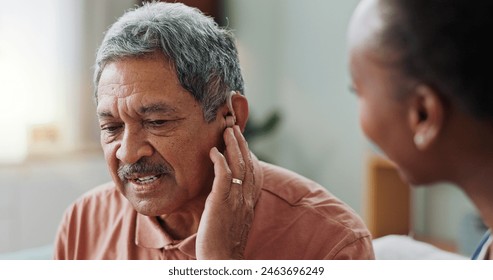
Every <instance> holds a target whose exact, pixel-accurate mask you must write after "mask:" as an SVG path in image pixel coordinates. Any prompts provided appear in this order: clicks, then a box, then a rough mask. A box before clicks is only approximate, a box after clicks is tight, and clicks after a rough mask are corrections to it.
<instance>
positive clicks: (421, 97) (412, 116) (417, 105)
mask: <svg viewBox="0 0 493 280" xmlns="http://www.w3.org/2000/svg"><path fill="white" fill-rule="evenodd" d="M413 93H414V94H413V96H412V97H411V101H410V107H409V122H410V127H411V129H412V132H413V135H414V139H413V141H414V144H415V145H416V148H417V149H418V150H422V151H423V150H426V149H428V148H429V147H430V146H431V145H432V144H433V143H435V142H436V140H437V138H438V136H439V134H440V132H441V130H442V128H443V123H444V118H445V104H444V102H443V100H442V99H441V98H440V96H439V95H438V93H437V92H436V91H435V90H434V89H433V88H431V87H430V86H428V85H425V84H421V85H418V86H417V87H416V88H415V89H414V92H413Z"/></svg>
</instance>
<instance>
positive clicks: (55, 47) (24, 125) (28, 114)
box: [0, 0, 63, 163]
mask: <svg viewBox="0 0 493 280" xmlns="http://www.w3.org/2000/svg"><path fill="white" fill-rule="evenodd" d="M0 5H1V7H2V8H1V9H0V38H2V39H1V40H2V43H1V44H0V85H1V88H0V92H1V97H2V98H1V102H0V131H2V136H1V137H0V163H15V162H20V161H22V160H23V159H24V158H25V157H26V155H27V152H28V143H29V139H28V135H29V129H30V127H32V126H33V125H39V124H50V123H53V122H54V121H55V120H56V118H57V116H58V115H59V113H60V112H58V111H57V108H58V107H59V106H60V105H61V103H60V99H61V85H63V83H61V81H60V79H61V77H63V76H62V75H61V72H62V71H61V67H60V64H61V63H60V62H61V60H62V59H63V57H62V56H61V55H60V53H63V52H61V48H62V47H63V46H61V45H62V44H60V43H61V42H60V38H59V36H58V32H59V30H60V25H61V19H62V16H61V14H62V11H61V8H60V5H59V0H54V1H6V0H0ZM26 6H29V8H26Z"/></svg>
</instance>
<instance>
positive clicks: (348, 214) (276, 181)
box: [261, 162, 367, 234]
mask: <svg viewBox="0 0 493 280" xmlns="http://www.w3.org/2000/svg"><path fill="white" fill-rule="evenodd" d="M261 167H262V169H263V173H264V183H263V187H262V196H263V201H264V203H266V202H267V201H268V203H271V205H272V204H275V203H276V201H277V203H278V204H286V205H287V209H290V210H293V209H298V211H297V212H303V213H304V215H305V216H306V215H308V216H312V217H313V219H317V220H318V221H322V220H324V221H325V223H324V224H325V225H328V226H330V227H341V229H342V228H346V229H348V230H350V231H355V230H356V231H361V232H363V233H364V234H366V233H367V229H366V226H365V225H364V223H363V221H362V220H361V218H360V217H359V215H358V214H357V213H356V212H355V211H354V210H353V209H352V208H351V207H350V206H349V205H347V204H346V203H344V202H343V201H342V200H340V199H339V198H337V197H336V196H335V195H333V194H332V193H330V192H329V191H328V190H327V189H326V188H324V187H322V186H321V185H320V184H318V183H316V182H314V181H313V180H310V179H308V178H306V177H304V176H302V175H300V174H297V173H295V172H293V171H290V170H288V169H285V168H282V167H279V166H275V165H272V164H268V163H264V162H262V163H261ZM280 207H282V206H280ZM317 217H318V218H317ZM320 226H322V224H321V225H320Z"/></svg>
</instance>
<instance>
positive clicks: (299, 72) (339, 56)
mask: <svg viewBox="0 0 493 280" xmlns="http://www.w3.org/2000/svg"><path fill="white" fill-rule="evenodd" d="M357 3H358V1H356V0H350V1H338V0H311V1H295V0H271V1H262V0H250V1H241V0H232V1H226V4H227V6H226V9H225V10H226V16H227V17H228V18H229V27H230V28H232V29H233V31H234V33H235V35H236V37H237V40H238V44H239V49H240V61H241V64H242V67H243V74H244V78H245V83H246V95H247V97H248V99H249V101H250V105H251V111H252V116H251V117H252V118H253V119H254V120H257V121H258V120H262V119H264V118H265V117H267V116H268V115H269V113H270V112H271V111H273V110H279V111H280V112H281V115H282V119H281V125H280V128H279V129H278V130H277V131H276V132H275V133H274V135H272V136H270V137H268V138H264V139H262V141H257V142H254V143H253V148H254V149H255V151H257V152H259V153H261V154H264V155H268V158H269V159H271V160H272V161H274V162H275V163H276V164H279V165H281V166H284V167H287V168H289V169H292V170H294V171H297V172H299V173H300V174H303V175H304V176H306V177H308V178H310V179H313V180H315V181H317V182H319V183H321V184H322V185H323V186H325V187H326V188H327V189H328V190H329V191H331V192H332V193H334V194H335V195H336V196H338V197H339V198H341V199H342V200H344V201H345V202H347V203H348V204H349V205H350V206H352V207H353V208H354V209H355V210H356V211H357V212H359V213H360V214H362V209H363V205H362V204H363V195H364V188H363V180H364V178H363V176H364V169H363V168H364V166H363V159H364V152H365V147H366V144H365V140H364V139H363V137H362V135H361V133H360V131H359V126H358V121H357V119H358V115H357V103H356V97H355V96H352V95H351V94H350V93H349V90H348V88H349V84H350V80H349V74H348V73H349V72H348V68H347V62H346V57H347V55H346V35H345V34H346V28H347V24H348V22H349V17H350V15H351V12H352V10H353V9H354V7H355V6H356V4H357Z"/></svg>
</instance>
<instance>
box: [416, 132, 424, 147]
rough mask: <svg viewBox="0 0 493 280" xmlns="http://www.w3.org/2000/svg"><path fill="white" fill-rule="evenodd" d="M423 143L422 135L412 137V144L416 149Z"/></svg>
mask: <svg viewBox="0 0 493 280" xmlns="http://www.w3.org/2000/svg"><path fill="white" fill-rule="evenodd" d="M424 143H425V137H424V135H423V134H416V135H414V144H415V145H416V147H418V148H419V147H421V146H422V145H423V144H424Z"/></svg>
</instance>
